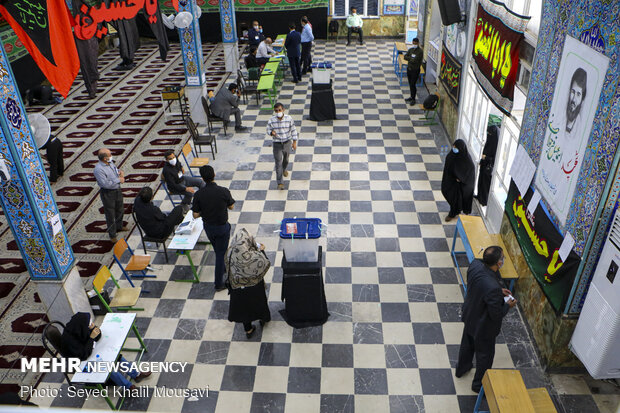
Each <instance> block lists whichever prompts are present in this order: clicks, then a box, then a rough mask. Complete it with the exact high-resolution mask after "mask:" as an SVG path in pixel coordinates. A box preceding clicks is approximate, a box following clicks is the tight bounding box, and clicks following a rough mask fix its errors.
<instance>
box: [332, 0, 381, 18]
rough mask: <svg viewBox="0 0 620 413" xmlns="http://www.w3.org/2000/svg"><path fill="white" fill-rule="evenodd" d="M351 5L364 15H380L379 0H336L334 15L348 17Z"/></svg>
mask: <svg viewBox="0 0 620 413" xmlns="http://www.w3.org/2000/svg"><path fill="white" fill-rule="evenodd" d="M351 7H355V8H356V9H357V14H359V15H361V16H362V17H378V16H379V0H334V17H347V16H348V15H349V13H350V12H351Z"/></svg>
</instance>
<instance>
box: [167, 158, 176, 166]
mask: <svg viewBox="0 0 620 413" xmlns="http://www.w3.org/2000/svg"><path fill="white" fill-rule="evenodd" d="M168 163H169V164H170V165H172V166H174V165H176V164H177V158H172V159H169V160H168Z"/></svg>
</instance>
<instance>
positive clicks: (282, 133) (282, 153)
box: [267, 102, 297, 190]
mask: <svg viewBox="0 0 620 413" xmlns="http://www.w3.org/2000/svg"><path fill="white" fill-rule="evenodd" d="M273 110H274V112H275V114H274V115H273V116H272V117H271V119H269V122H267V135H269V136H271V139H272V143H273V157H274V159H275V162H276V180H277V182H278V189H281V190H282V189H284V181H283V178H282V176H288V172H287V171H286V167H287V166H288V157H289V155H290V153H291V152H292V151H294V150H295V149H297V129H296V128H295V122H294V121H293V118H292V117H291V116H290V115H287V114H285V113H284V106H283V105H282V103H280V102H278V103H276V104H275V105H274V107H273Z"/></svg>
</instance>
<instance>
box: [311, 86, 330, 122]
mask: <svg viewBox="0 0 620 413" xmlns="http://www.w3.org/2000/svg"><path fill="white" fill-rule="evenodd" d="M330 119H336V103H335V102H334V90H333V89H332V81H331V80H330V81H329V83H314V82H312V98H311V99H310V120H315V121H322V120H330Z"/></svg>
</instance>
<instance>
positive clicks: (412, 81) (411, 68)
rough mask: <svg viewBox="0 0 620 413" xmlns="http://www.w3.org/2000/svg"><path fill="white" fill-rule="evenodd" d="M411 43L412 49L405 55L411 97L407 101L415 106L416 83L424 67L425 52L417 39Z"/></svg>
mask: <svg viewBox="0 0 620 413" xmlns="http://www.w3.org/2000/svg"><path fill="white" fill-rule="evenodd" d="M411 43H412V45H411V48H410V49H409V50H407V54H406V55H405V60H406V61H407V80H409V91H410V92H411V97H410V98H409V99H406V100H405V101H406V102H407V103H409V104H410V105H413V104H414V103H415V95H416V92H417V89H416V83H418V78H419V77H420V66H421V65H422V59H424V50H422V48H421V47H420V41H419V40H418V38H417V37H416V38H415V39H413V40H412V41H411Z"/></svg>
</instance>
